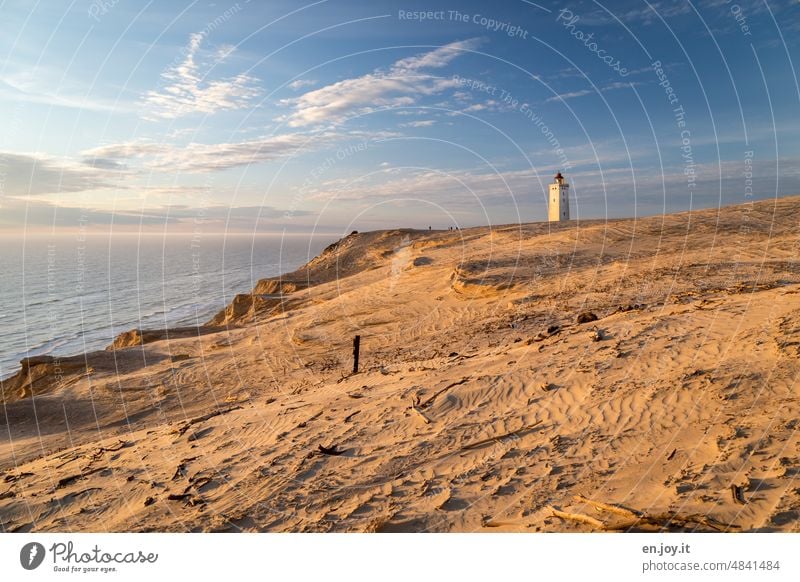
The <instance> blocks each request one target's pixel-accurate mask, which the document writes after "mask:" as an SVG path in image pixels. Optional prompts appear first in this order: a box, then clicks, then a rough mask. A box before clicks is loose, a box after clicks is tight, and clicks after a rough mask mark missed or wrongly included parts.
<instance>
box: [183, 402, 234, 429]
mask: <svg viewBox="0 0 800 582" xmlns="http://www.w3.org/2000/svg"><path fill="white" fill-rule="evenodd" d="M240 408H241V406H231V407H230V408H223V409H222V410H215V411H214V412H209V413H208V414H204V415H203V416H197V417H195V418H190V419H189V420H187V421H186V422H184V423H183V424H181V425H180V426H179V427H178V428H176V429H175V430H174V431H172V432H173V433H174V434H177V435H182V434H183V433H185V432H186V431H187V430H189V428H190V427H191V426H192V425H194V424H197V423H198V422H205V421H206V420H208V419H210V418H214V417H215V416H219V415H220V414H227V413H229V412H233V411H234V410H239V409H240Z"/></svg>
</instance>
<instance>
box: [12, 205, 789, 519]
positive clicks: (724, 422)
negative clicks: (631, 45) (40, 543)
mask: <svg viewBox="0 0 800 582" xmlns="http://www.w3.org/2000/svg"><path fill="white" fill-rule="evenodd" d="M798 216H800V198H785V199H781V200H778V201H777V202H775V201H769V202H761V203H757V204H755V205H746V206H738V207H730V208H725V209H723V210H722V211H719V212H718V211H702V212H695V213H691V214H678V215H669V216H665V217H654V218H647V219H640V220H636V221H634V220H617V221H611V222H604V221H603V222H601V221H596V222H584V223H581V224H580V225H578V224H576V223H574V222H573V223H569V224H565V225H556V226H553V227H552V228H551V227H550V226H549V225H547V224H530V225H523V226H521V227H519V226H511V227H501V228H494V229H491V230H490V229H488V228H476V229H470V230H464V231H459V232H449V231H448V232H427V231H425V232H421V231H390V232H378V233H366V234H358V235H352V236H350V237H347V238H346V239H344V240H343V241H341V242H340V243H339V244H338V245H336V246H335V247H333V248H331V249H328V250H327V251H326V253H324V254H323V255H322V256H321V257H319V258H317V259H315V260H314V261H312V263H310V264H309V265H308V266H307V267H306V268H304V269H301V270H299V271H297V272H296V273H292V274H289V275H287V276H285V277H283V279H282V282H281V283H277V282H275V281H271V282H270V281H264V282H262V283H260V284H259V287H257V288H256V290H255V294H253V295H244V296H240V297H239V298H237V301H235V302H234V303H233V304H232V305H231V306H230V307H229V309H228V310H226V312H223V313H221V314H220V315H219V316H218V317H217V318H215V320H214V321H212V322H210V324H212V325H215V326H218V327H216V328H207V329H204V330H202V333H201V334H200V335H198V334H197V333H194V334H187V333H185V331H184V332H181V333H179V334H177V337H169V338H167V337H166V335H168V334H165V333H163V332H162V333H158V334H151V335H150V336H148V337H146V338H145V340H146V341H148V340H155V341H150V342H149V343H146V344H144V345H135V344H136V343H137V342H139V341H141V337H137V336H134V335H131V336H129V337H127V338H123V339H122V340H120V341H119V342H118V343H117V349H110V350H109V351H106V352H101V353H94V354H88V355H87V356H85V357H84V356H79V357H77V358H71V359H63V360H62V361H56V362H38V363H37V362H36V361H33V362H31V363H30V366H29V368H28V370H27V371H26V372H25V373H22V374H20V375H19V376H18V377H15V378H11V379H9V380H7V381H6V382H4V383H3V387H2V388H3V399H4V403H5V406H4V411H5V412H4V414H3V415H0V422H1V423H2V424H0V435H1V438H2V442H0V469H2V473H0V526H2V529H3V530H6V531H32V530H35V531H45V530H55V531H130V530H134V531H152V530H167V531H241V530H245V531H256V530H258V531H260V530H274V531H476V530H484V529H486V530H491V531H504V530H507V531H564V530H582V531H583V530H589V529H592V528H591V526H587V525H583V524H579V523H576V522H573V521H570V520H567V521H563V520H561V519H559V518H555V517H552V510H551V507H557V508H560V509H563V510H565V511H571V512H575V513H582V514H586V515H589V516H592V517H595V518H600V519H603V520H606V518H607V517H608V516H607V514H606V513H605V512H598V511H596V510H595V509H594V508H592V507H590V506H588V505H585V504H584V503H583V502H579V501H577V500H575V499H574V496H575V495H576V494H580V495H584V496H586V497H588V498H591V499H595V500H599V501H603V502H606V503H613V504H621V505H623V506H626V507H632V508H635V509H637V510H641V511H646V512H648V513H649V514H661V513H665V512H678V513H680V514H681V515H690V514H696V515H701V516H709V517H711V518H713V519H714V520H716V521H718V522H720V523H725V524H732V525H733V526H736V527H737V528H738V529H740V530H745V531H800V521H798V518H799V517H800V482H798V475H799V474H800V449H798V440H799V439H798V431H797V429H798V427H799V426H800V420H798V418H800V415H799V414H798V413H800V393H799V388H798V385H797V383H796V382H795V378H796V376H797V373H798V371H800V366H798V358H797V357H798V353H800V265H798V263H797V258H798V257H800V253H799V252H798V250H800V246H799V245H800V238H798V218H797V217H798ZM584 311H591V312H593V313H595V314H596V315H597V316H598V317H599V319H598V321H595V322H590V323H584V324H578V323H576V318H577V316H578V315H579V314H580V313H582V312H584ZM219 326H221V327H219ZM555 326H558V329H556V328H555ZM548 328H550V331H549V332H548V331H547V330H548ZM598 332H599V333H598ZM356 333H358V334H360V335H361V337H362V372H361V373H359V374H357V375H349V374H348V372H349V368H350V367H351V366H352V364H351V359H350V358H351V345H352V344H351V342H352V337H353V335H354V334H356ZM132 344H133V345H132ZM126 345H130V346H131V347H123V346H126ZM31 395H33V396H31ZM414 403H416V410H414V409H412V404H414ZM492 437H495V438H492ZM319 445H323V446H325V447H330V446H333V445H336V446H337V447H338V449H337V451H344V452H343V454H341V455H338V456H333V455H324V454H321V453H320V452H319V451H318V447H319ZM731 485H737V486H742V492H743V495H744V499H745V503H744V504H740V503H736V502H735V501H734V499H733V497H732V494H731V490H730V487H731ZM673 526H675V524H673ZM689 527H693V526H692V525H691V524H690V525H689ZM697 527H698V529H707V525H698V526H697Z"/></svg>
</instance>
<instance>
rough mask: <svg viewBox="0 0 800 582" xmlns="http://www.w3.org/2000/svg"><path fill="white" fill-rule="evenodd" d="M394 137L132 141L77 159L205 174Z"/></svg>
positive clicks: (322, 134) (349, 135)
mask: <svg viewBox="0 0 800 582" xmlns="http://www.w3.org/2000/svg"><path fill="white" fill-rule="evenodd" d="M394 135H396V134H392V133H388V132H384V133H381V132H377V133H370V134H366V133H363V132H357V131H351V132H347V133H334V132H314V133H287V134H282V135H272V136H266V137H261V138H258V139H253V140H248V141H242V142H228V143H216V144H205V143H190V144H187V145H167V144H160V143H156V142H152V141H134V142H124V143H119V144H113V145H106V146H101V147H98V148H94V149H91V150H86V151H84V152H81V155H82V156H83V157H84V160H85V162H86V163H87V164H92V165H95V166H99V167H114V166H115V165H118V166H121V167H127V165H128V163H129V162H131V161H133V160H138V161H139V162H140V164H141V167H142V168H143V169H145V170H148V171H151V172H153V171H158V172H179V173H183V172H185V173H205V172H214V171H219V170H228V169H231V168H236V167H239V166H248V165H251V164H258V163H262V162H269V161H272V160H276V159H281V158H286V157H289V156H293V155H299V154H302V153H305V152H308V151H312V150H316V149H319V148H322V147H329V146H331V145H332V144H334V143H336V142H341V141H343V140H347V139H357V140H360V141H367V140H376V139H382V138H386V137H391V136H394Z"/></svg>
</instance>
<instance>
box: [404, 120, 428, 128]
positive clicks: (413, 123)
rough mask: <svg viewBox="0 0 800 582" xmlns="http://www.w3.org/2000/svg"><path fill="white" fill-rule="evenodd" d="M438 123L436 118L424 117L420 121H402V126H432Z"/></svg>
mask: <svg viewBox="0 0 800 582" xmlns="http://www.w3.org/2000/svg"><path fill="white" fill-rule="evenodd" d="M435 124H436V120H435V119H422V120H420V121H409V122H408V123H401V124H400V127H430V126H432V125H435Z"/></svg>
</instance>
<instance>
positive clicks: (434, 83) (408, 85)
mask: <svg viewBox="0 0 800 582" xmlns="http://www.w3.org/2000/svg"><path fill="white" fill-rule="evenodd" d="M479 43H480V41H479V39H470V40H464V41H458V42H453V43H450V44H448V45H445V46H442V47H439V48H437V49H435V50H433V51H430V52H427V53H423V54H421V55H417V56H414V57H409V58H405V59H401V60H399V61H397V62H395V63H394V65H392V67H390V69H389V70H388V71H382V70H376V71H373V72H372V73H369V74H367V75H363V76H361V77H356V78H353V79H345V80H343V81H339V82H337V83H333V84H331V85H327V86H325V87H321V88H319V89H316V90H314V91H309V92H308V93H305V94H303V95H301V96H300V97H298V98H296V99H287V100H284V101H283V103H284V104H288V105H292V106H293V107H294V110H293V112H292V113H290V114H289V115H288V117H287V118H286V119H287V121H288V124H289V125H290V126H291V127H303V126H308V125H313V124H323V123H332V124H337V123H341V122H343V121H345V120H346V119H347V118H349V117H351V116H353V115H359V114H364V113H368V112H370V111H374V110H375V109H377V108H386V107H403V106H410V105H413V104H415V103H416V102H417V100H418V98H419V97H420V96H426V95H435V94H438V93H441V92H442V91H444V90H445V89H448V88H454V87H457V86H458V83H457V82H456V81H454V80H453V79H447V78H441V77H437V76H435V75H431V74H430V73H426V72H425V69H435V68H441V67H444V66H446V65H448V64H449V63H450V62H451V61H452V60H453V59H455V58H456V57H457V56H459V55H460V54H463V51H466V50H471V49H473V48H475V47H477V46H478V44H479Z"/></svg>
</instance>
